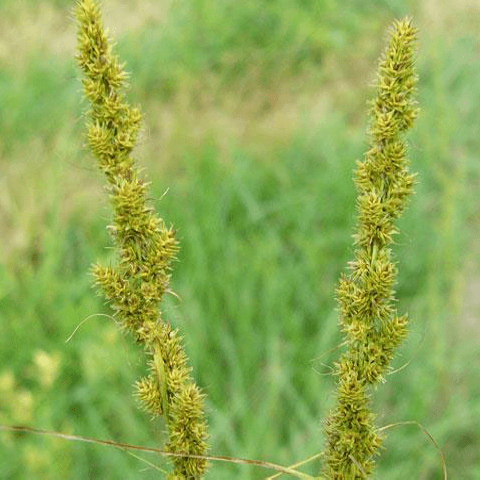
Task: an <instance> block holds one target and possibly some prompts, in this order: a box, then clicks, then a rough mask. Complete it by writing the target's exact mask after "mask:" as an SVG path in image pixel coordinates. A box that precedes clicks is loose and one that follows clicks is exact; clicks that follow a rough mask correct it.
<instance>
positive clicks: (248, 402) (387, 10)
mask: <svg viewBox="0 0 480 480" xmlns="http://www.w3.org/2000/svg"><path fill="white" fill-rule="evenodd" d="M72 4H73V2H72V1H64V0H48V1H47V0H43V1H42V0H21V1H20V0H2V1H1V3H0V233H1V235H0V424H10V425H11V424H25V425H30V426H33V427H37V428H42V429H48V430H57V431H60V432H65V433H75V434H81V435H87V436H94V437H98V438H102V439H113V440H116V441H122V442H129V443H136V444H142V445H148V446H161V445H162V441H163V440H162V438H163V437H162V431H163V425H162V423H161V422H160V421H154V422H150V419H149V417H148V415H146V414H144V413H143V412H142V411H140V410H139V408H138V405H137V403H136V400H135V398H134V397H133V394H132V393H133V388H132V384H133V383H134V381H135V380H137V379H138V378H139V377H140V376H141V375H142V374H143V373H144V371H145V367H144V357H143V354H142V352H140V351H139V350H138V348H136V347H135V345H134V344H133V342H132V339H131V338H129V337H126V338H124V337H122V335H120V334H119V333H118V331H117V327H116V325H115V322H114V321H112V320H111V319H109V318H108V317H106V316H98V315H95V314H98V313H103V314H109V313H110V311H109V309H108V307H107V306H106V305H104V303H103V300H102V299H101V298H100V297H98V296H97V295H96V292H95V291H94V290H93V289H92V288H91V284H92V278H91V276H90V275H89V269H90V266H91V264H92V263H93V262H95V261H97V260H100V261H103V262H108V261H110V260H112V258H113V257H112V251H111V249H110V248H109V247H110V246H111V242H110V239H109V237H108V234H107V232H106V229H105V227H106V225H107V224H108V223H109V222H110V208H109V204H108V199H107V197H106V195H105V192H104V189H103V179H102V177H101V175H100V173H99V172H98V171H97V169H96V165H95V163H94V160H93V158H92V156H91V155H90V153H89V152H88V150H87V149H86V148H85V138H84V132H85V130H84V126H83V119H82V112H83V111H84V110H85V108H86V107H87V105H86V102H85V101H82V100H81V97H82V96H81V85H80V82H79V80H78V77H79V72H78V70H77V69H76V66H75V63H74V59H73V57H74V54H75V41H76V32H75V26H74V23H73V20H72V12H71V8H72ZM102 5H103V13H104V18H105V23H106V25H107V26H108V27H109V28H110V31H111V34H112V35H113V37H114V39H115V40H116V41H117V52H118V53H119V54H120V56H121V57H122V59H123V60H125V61H126V62H127V69H128V71H129V72H131V80H130V81H131V84H132V87H131V91H130V92H129V99H130V100H131V102H132V103H134V104H140V105H141V107H142V109H143V112H144V114H145V128H144V130H143V133H142V136H141V139H140V143H139V146H138V148H137V149H136V151H135V157H136V158H137V159H138V161H139V163H140V165H142V166H143V167H145V174H146V175H147V176H148V178H149V180H150V181H151V182H152V185H151V188H152V192H151V193H152V201H153V202H154V203H155V206H156V207H157V208H158V211H159V212H160V214H161V216H162V217H163V218H164V219H165V221H166V222H167V224H173V225H174V226H175V228H176V229H177V230H178V237H179V239H180V242H181V251H180V254H179V261H178V263H177V264H176V265H175V270H174V272H173V284H172V288H173V290H174V291H175V292H176V293H177V294H178V296H179V297H180V299H177V298H175V297H174V296H169V297H168V298H166V299H165V301H164V304H163V309H164V311H165V312H166V316H168V318H169V319H170V320H171V322H172V323H173V324H175V325H177V326H178V327H179V328H180V329H181V331H182V332H184V334H185V343H186V348H187V351H188V354H189V356H190V359H191V363H192V365H193V367H194V376H195V378H196V379H197V381H198V383H199V384H200V386H201V387H202V388H203V389H204V390H205V392H206V393H207V394H208V401H207V410H208V417H209V422H210V433H211V452H212V454H218V455H230V456H237V457H242V458H251V459H258V460H268V461H272V462H275V463H278V464H282V465H290V464H293V463H295V462H298V461H301V460H303V459H305V458H307V457H309V456H312V455H314V454H316V453H318V452H319V451H320V450H321V449H322V448H323V442H324V437H323V432H322V421H323V419H324V417H325V415H326V414H327V412H328V410H329V409H330V408H331V407H332V406H333V404H334V400H335V393H334V392H335V391H334V380H335V379H334V378H333V377H332V375H331V374H330V372H331V370H330V367H331V366H332V364H333V362H334V361H335V360H336V359H337V358H338V356H339V353H340V352H339V351H338V350H332V349H334V347H336V346H337V345H338V344H339V343H340V342H341V336H340V335H339V332H338V327H337V315H336V310H335V308H336V305H335V300H334V288H335V286H336V282H337V280H338V277H339V275H340V272H342V271H343V270H344V269H345V266H346V262H347V261H348V260H349V259H351V257H352V240H351V235H352V233H353V228H354V222H355V217H354V215H355V190H354V186H353V182H352V174H353V169H354V168H355V161H356V160H358V159H362V156H363V154H364V152H365V151H366V149H367V147H368V138H367V137H366V135H365V131H366V126H367V117H366V100H367V99H368V98H370V97H371V96H372V95H373V94H374V92H373V89H372V88H371V85H372V83H373V80H374V75H375V69H376V65H377V58H378V56H379V55H380V53H381V51H382V49H383V47H384V41H385V38H386V35H385V29H386V28H387V26H388V25H390V24H391V22H392V21H393V19H395V18H400V17H403V16H404V15H407V14H408V15H412V16H413V17H414V21H415V23H416V25H417V26H418V27H419V29H420V43H419V51H418V72H419V76H420V83H419V94H418V100H419V103H420V106H421V109H422V113H421V116H420V118H419V119H418V121H417V123H416V125H415V129H414V131H412V132H411V133H410V134H409V141H410V149H409V154H410V158H411V163H412V170H414V171H417V172H418V181H419V183H418V186H417V188H416V192H417V193H416V195H415V197H414V198H413V199H412V201H411V203H410V206H409V208H408V210H407V212H406V214H405V215H404V216H403V218H402V219H401V222H400V228H401V235H400V236H398V239H397V245H396V246H395V254H396V258H397V260H398V264H399V270H400V275H399V283H398V287H397V296H398V299H399V302H398V308H399V311H400V312H405V311H408V312H409V315H410V318H411V325H410V335H409V338H408V340H407V341H406V342H405V344H404V345H403V346H402V348H401V350H400V351H399V353H398V355H397V356H396V359H395V361H394V365H393V368H394V369H399V368H400V367H402V366H404V368H402V369H401V370H399V371H398V372H396V373H394V374H393V375H391V376H389V377H388V378H387V382H386V383H385V384H384V385H380V386H379V388H378V389H377V391H375V392H374V395H373V405H374V406H373V408H374V409H375V411H376V412H378V424H379V425H387V424H390V423H394V422H399V421H406V420H416V421H418V422H421V423H422V424H423V425H424V426H425V427H426V428H427V429H428V431H429V432H430V433H431V434H432V435H433V437H434V438H435V439H436V441H437V442H438V444H439V446H440V447H441V448H442V450H443V452H444V453H445V455H446V458H447V463H448V467H449V474H450V478H453V479H462V480H474V479H480V368H479V367H480V323H479V309H480V300H479V299H480V261H479V258H480V255H479V253H480V241H479V229H478V225H479V221H480V203H479V201H478V191H479V189H478V185H479V181H480V162H479V158H478V152H479V151H480V140H479V139H480V121H479V112H480V36H479V33H478V25H479V24H480V3H479V2H478V1H474V2H472V1H467V0H460V1H458V2H447V1H442V0H429V1H427V2H415V1H408V0H376V1H372V2H362V1H359V0H358V1H350V2H346V3H345V2H335V1H333V0H276V1H272V0H242V1H241V2H238V1H231V0H210V1H208V2H207V1H206V0H176V1H169V0H138V1H137V0H131V1H118V0H104V2H103V4H102ZM167 190H168V193H167V194H166V195H165V196H163V194H164V193H165V192H166V191H167ZM89 316H91V317H89ZM87 317H89V318H88V320H87V321H86V322H85V323H84V324H82V326H81V327H80V329H79V330H78V331H77V332H76V334H75V335H74V336H73V338H72V339H71V340H70V341H69V342H68V343H66V340H67V338H68V337H69V335H70V334H71V333H72V332H73V330H74V329H75V328H76V327H77V325H79V324H80V323H81V322H82V321H83V320H84V319H86V318H87ZM387 434H388V436H387V439H386V441H385V450H384V451H383V452H382V454H381V456H380V457H379V460H378V470H377V473H376V478H379V479H388V480H390V479H391V480H393V479H399V480H400V479H438V478H442V470H441V461H440V457H439V453H438V451H437V450H436V449H435V447H434V446H433V445H432V443H431V442H430V441H429V440H428V438H427V437H426V436H425V435H424V434H422V433H421V432H420V431H419V430H418V429H417V428H415V427H414V426H400V427H396V428H392V429H389V430H388V431H387ZM140 456H141V457H142V458H145V459H147V460H148V461H149V462H152V463H155V464H157V465H159V466H160V467H161V468H168V462H165V461H164V460H163V459H162V458H159V457H155V456H152V455H151V454H150V455H149V454H142V455H140ZM0 466H1V473H0V475H1V478H5V479H24V478H25V479H32V478H33V479H37V478H38V479H64V478H72V479H74V478H75V479H76V478H78V479H83V478H85V479H87V478H88V479H95V478H98V479H120V478H121V479H150V478H152V479H153V478H162V476H163V474H162V473H161V472H159V471H157V470H155V469H153V468H151V467H149V466H148V465H147V464H146V463H144V462H142V461H141V460H139V459H137V458H134V457H132V456H131V455H129V454H128V453H126V452H122V451H117V450H114V449H109V448H106V447H101V446H98V445H93V444H82V443H77V442H69V441H66V440H60V439H51V438H47V437H38V436H34V435H22V434H14V433H11V432H0ZM319 466H320V462H319V461H318V460H317V461H315V462H312V463H310V464H308V465H307V466H305V467H303V469H304V471H306V472H308V473H315V472H317V471H318V469H319ZM271 473H273V472H270V473H269V472H268V471H266V470H262V469H258V468H253V467H244V466H238V465H230V464H223V463H222V464H217V463H215V464H213V465H212V467H211V470H210V471H209V474H208V478H211V479H223V478H234V479H255V478H264V477H265V476H266V475H268V474H271Z"/></svg>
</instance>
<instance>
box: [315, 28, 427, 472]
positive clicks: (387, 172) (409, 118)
mask: <svg viewBox="0 0 480 480" xmlns="http://www.w3.org/2000/svg"><path fill="white" fill-rule="evenodd" d="M415 41H416V30H415V28H414V27H413V26H412V22H411V20H410V19H408V18H407V19H405V20H403V21H399V22H395V23H394V25H393V30H392V35H391V39H390V42H389V44H388V46H387V49H386V50H385V53H384V55H383V57H382V58H381V61H380V66H379V70H378V76H377V96H376V99H375V100H374V101H373V102H370V111H369V113H370V126H369V130H368V133H369V135H370V137H371V145H370V149H369V150H368V152H367V153H366V155H365V159H364V161H363V162H359V163H358V169H357V172H356V175H355V183H356V186H357V190H358V197H357V211H358V224H357V231H356V233H355V235H354V239H355V246H356V250H355V254H354V255H355V259H354V261H352V262H350V264H349V274H348V275H342V277H341V279H340V283H339V286H338V288H337V291H336V295H337V300H338V304H339V313H340V326H341V329H342V331H343V332H344V333H345V336H346V344H347V345H348V350H347V351H346V352H345V353H344V354H343V355H342V356H341V358H340V361H339V363H338V364H336V368H337V373H338V378H339V380H338V389H337V406H336V409H335V410H334V412H333V413H332V414H331V416H330V417H329V418H328V419H327V421H326V426H325V430H326V434H327V450H326V453H325V464H324V474H325V476H326V477H327V478H332V479H345V480H347V479H348V480H351V479H363V478H365V477H366V476H368V475H369V474H370V473H371V472H372V471H373V467H374V460H373V457H374V455H376V454H378V449H379V447H380V445H381V437H380V435H379V434H378V432H377V429H376V428H375V425H374V419H375V415H374V414H373V413H372V412H371V411H370V409H369V397H370V395H369V390H370V386H371V385H372V384H374V383H377V382H379V381H383V378H384V375H385V372H386V371H387V369H388V368H389V365H390V362H391V360H392V357H393V354H394V352H395V350H396V348H397V347H398V345H399V344H400V342H401V341H402V339H403V338H404V337H405V335H406V333H407V317H406V316H405V315H403V316H398V315H397V314H396V311H395V308H394V300H395V297H394V291H393V287H394V284H395V281H396V276H397V269H396V267H395V265H394V263H393V261H392V258H391V257H392V254H391V250H390V248H389V245H390V244H392V243H393V236H394V235H396V234H397V233H398V229H397V227H396V226H395V225H394V224H393V222H394V220H395V219H396V218H398V217H399V216H400V214H401V213H402V211H403V210H404V208H405V205H406V202H407V199H408V197H409V196H410V195H411V194H412V191H413V185H414V175H412V174H411V173H409V171H408V168H407V165H408V161H407V158H406V156H405V153H406V145H405V142H404V140H403V138H402V137H403V133H404V132H405V130H407V129H408V128H410V127H411V126H412V124H413V121H414V119H415V118H416V116H417V114H418V110H417V108H416V106H415V105H416V102H415V101H414V100H413V99H412V96H413V94H414V92H415V85H416V82H417V77H416V75H415V71H414V58H413V55H414V47H415Z"/></svg>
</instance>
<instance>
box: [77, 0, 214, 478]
mask: <svg viewBox="0 0 480 480" xmlns="http://www.w3.org/2000/svg"><path fill="white" fill-rule="evenodd" d="M76 17H77V20H78V50H79V54H78V56H77V60H78V63H79V65H80V67H81V68H82V70H83V72H84V75H85V78H84V79H83V81H82V83H83V87H84V91H85V96H86V97H87V99H88V100H89V102H90V106H91V108H90V111H89V113H88V125H87V128H88V133H87V138H88V143H89V145H90V148H91V150H92V152H93V154H94V155H95V157H96V159H97V162H98V165H99V167H100V169H101V170H102V171H103V172H104V174H105V177H106V180H107V185H108V186H107V190H108V192H109V195H110V200H111V204H112V207H113V212H114V219H113V224H112V225H111V226H109V229H110V232H111V234H112V237H113V241H114V244H115V249H116V251H117V253H118V257H119V261H118V264H117V265H116V266H114V267H112V266H107V267H105V266H102V265H96V266H95V267H94V269H93V274H94V276H95V279H96V283H97V285H98V286H99V287H100V289H101V290H102V292H103V294H104V296H105V297H106V299H107V300H108V302H109V303H110V304H111V307H112V308H113V310H114V311H115V316H116V318H117V319H118V321H119V323H120V325H121V327H122V329H123V330H125V331H128V332H130V333H131V334H132V335H133V336H134V338H135V340H136V341H137V342H139V343H141V344H142V345H143V346H144V348H145V351H146V352H147V354H148V355H149V356H150V362H149V364H150V371H151V372H150V375H149V376H148V377H147V378H143V379H142V380H140V381H139V382H138V383H137V393H138V397H139V398H140V400H141V401H142V403H143V405H144V406H145V408H146V409H147V410H148V411H149V412H150V413H152V414H153V415H161V416H163V418H164V419H165V423H166V425H167V429H168V442H167V445H166V447H167V450H168V451H171V452H174V453H177V454H178V453H184V454H195V455H204V454H205V453H206V451H207V443H206V442H207V425H206V420H205V417H204V413H203V394H202V393H201V392H200V390H199V388H198V387H197V386H196V385H195V384H194V382H193V381H192V379H191V375H190V371H191V368H190V367H188V365H187V356H186V354H185V351H184V349H183V346H182V342H181V338H180V337H179V335H178V332H177V331H176V330H174V329H172V327H171V326H170V324H169V323H168V322H167V321H166V320H164V319H163V318H162V315H161V313H160V311H159V304H160V301H161V299H162V296H163V295H164V293H165V292H166V291H168V286H169V280H170V271H171V263H172V261H173V260H174V258H175V255H176V253H177V250H178V244H177V240H176V239H175V231H174V230H173V229H171V228H167V227H166V226H165V223H164V222H163V220H162V219H160V218H158V217H157V216H156V214H155V212H154V210H153V208H152V207H151V206H149V205H148V203H147V194H148V190H147V187H148V185H147V184H146V182H145V181H144V180H143V179H142V178H141V177H140V175H139V171H138V169H136V168H135V163H134V161H133V159H132V157H131V155H130V154H131V151H132V149H133V148H134V146H135V144H136V140H137V134H138V131H139V128H140V124H141V120H142V116H141V113H140V111H139V110H138V109H137V108H134V107H131V106H130V105H128V104H127V103H126V102H125V99H124V94H123V93H122V89H123V88H124V87H125V83H126V82H125V80H126V74H125V72H124V70H123V66H122V65H120V63H119V61H118V58H117V57H116V56H115V55H113V54H112V49H111V45H110V43H109V40H108V37H107V34H106V32H105V31H104V29H103V26H102V19H101V15H100V10H99V8H98V6H97V5H96V3H95V2H94V1H93V0H82V1H81V2H79V3H78V5H77V10H76ZM173 463H174V467H175V468H174V472H173V473H172V474H171V475H170V477H169V478H171V479H183V478H198V477H200V476H202V475H203V474H204V473H205V471H206V468H207V462H206V461H205V459H202V458H198V457H197V458H191V457H174V458H173Z"/></svg>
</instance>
